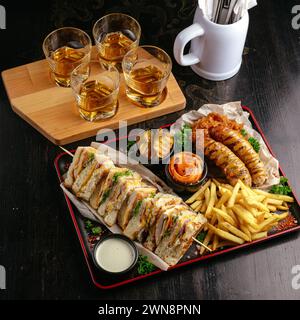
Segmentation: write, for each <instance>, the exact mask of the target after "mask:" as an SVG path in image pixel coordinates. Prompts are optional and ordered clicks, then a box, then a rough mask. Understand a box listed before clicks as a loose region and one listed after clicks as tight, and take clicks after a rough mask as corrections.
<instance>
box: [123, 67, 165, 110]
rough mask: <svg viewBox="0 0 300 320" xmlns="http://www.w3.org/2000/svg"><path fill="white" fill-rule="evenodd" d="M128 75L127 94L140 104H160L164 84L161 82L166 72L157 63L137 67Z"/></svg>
mask: <svg viewBox="0 0 300 320" xmlns="http://www.w3.org/2000/svg"><path fill="white" fill-rule="evenodd" d="M125 76H126V83H127V91H126V93H127V96H128V97H129V98H130V99H132V100H134V101H136V102H137V103H139V104H142V105H145V106H153V105H157V104H159V98H160V96H161V93H162V89H163V87H164V85H163V84H162V83H161V82H160V80H162V79H163V78H164V73H163V72H162V71H161V70H160V69H159V68H158V67H156V66H155V65H149V66H147V67H145V68H137V69H133V70H131V71H130V73H129V74H127V75H125Z"/></svg>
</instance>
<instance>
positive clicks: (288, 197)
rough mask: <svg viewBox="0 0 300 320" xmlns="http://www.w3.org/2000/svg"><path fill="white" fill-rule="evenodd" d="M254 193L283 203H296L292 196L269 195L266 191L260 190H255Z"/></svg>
mask: <svg viewBox="0 0 300 320" xmlns="http://www.w3.org/2000/svg"><path fill="white" fill-rule="evenodd" d="M253 191H254V192H255V193H256V194H260V195H263V196H265V197H267V198H271V199H278V200H282V201H285V202H294V198H293V197H290V196H285V195H282V194H275V193H268V192H266V191H263V190H259V189H254V190H253Z"/></svg>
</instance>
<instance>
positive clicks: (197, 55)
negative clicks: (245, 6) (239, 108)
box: [173, 5, 249, 81]
mask: <svg viewBox="0 0 300 320" xmlns="http://www.w3.org/2000/svg"><path fill="white" fill-rule="evenodd" d="M248 25H249V15H248V11H247V12H246V13H245V14H244V16H243V17H242V18H241V19H240V20H239V21H237V22H235V23H233V24H225V25H222V24H217V23H214V22H212V21H210V20H209V19H208V18H207V17H206V16H205V15H204V14H203V11H202V9H200V7H199V5H198V7H197V9H196V12H195V16H194V23H193V24H192V25H191V26H189V27H187V28H186V29H184V30H183V31H181V32H180V33H179V34H178V35H177V37H176V40H175V43H174V49H173V51H174V56H175V59H176V61H177V62H178V63H179V64H180V65H182V66H191V68H192V69H193V71H194V72H196V73H197V74H198V75H199V76H201V77H203V78H205V79H208V80H215V81H218V80H225V79H229V78H231V77H233V76H234V75H235V74H236V73H237V72H238V71H239V69H240V67H241V63H242V55H243V49H244V45H245V40H246V36H247V30H248ZM189 41H191V49H190V53H188V54H183V52H184V48H185V46H186V45H187V43H188V42H189Z"/></svg>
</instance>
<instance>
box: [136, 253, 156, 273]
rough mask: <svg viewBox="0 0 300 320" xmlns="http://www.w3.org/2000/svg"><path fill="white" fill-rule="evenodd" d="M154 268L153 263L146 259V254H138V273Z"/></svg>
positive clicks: (150, 270) (147, 271)
mask: <svg viewBox="0 0 300 320" xmlns="http://www.w3.org/2000/svg"><path fill="white" fill-rule="evenodd" d="M155 269H156V267H155V265H154V264H152V263H151V262H149V261H148V257H147V256H142V255H140V256H139V259H138V274H141V275H142V274H148V273H150V272H152V271H154V270H155Z"/></svg>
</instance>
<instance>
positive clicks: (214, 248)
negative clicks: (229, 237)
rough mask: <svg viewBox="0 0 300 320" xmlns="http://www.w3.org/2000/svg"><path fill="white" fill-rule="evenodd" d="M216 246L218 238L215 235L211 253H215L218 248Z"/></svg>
mask: <svg viewBox="0 0 300 320" xmlns="http://www.w3.org/2000/svg"><path fill="white" fill-rule="evenodd" d="M218 244H219V237H218V236H217V235H216V234H215V235H214V240H213V244H212V250H213V251H215V250H216V249H217V248H218Z"/></svg>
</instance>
